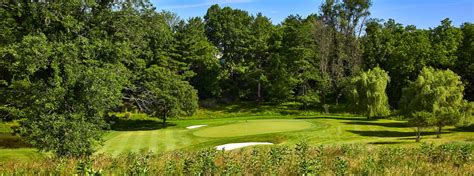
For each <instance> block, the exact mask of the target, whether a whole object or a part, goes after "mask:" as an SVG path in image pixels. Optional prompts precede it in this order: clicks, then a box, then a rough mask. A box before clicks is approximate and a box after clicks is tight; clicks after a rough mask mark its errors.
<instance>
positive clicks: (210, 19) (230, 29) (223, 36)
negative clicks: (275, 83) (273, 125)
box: [204, 4, 253, 100]
mask: <svg viewBox="0 0 474 176" xmlns="http://www.w3.org/2000/svg"><path fill="white" fill-rule="evenodd" d="M204 21H205V23H206V26H205V31H206V35H207V38H208V40H209V41H210V42H211V43H212V44H214V46H216V47H217V49H218V50H219V52H220V53H219V55H218V56H219V59H220V62H221V65H222V69H221V72H222V79H221V81H220V83H221V88H222V89H223V90H222V91H223V95H222V96H223V97H226V98H229V99H231V100H238V99H240V98H248V94H249V92H253V91H249V90H251V87H250V85H249V84H248V83H247V81H246V80H245V79H243V78H244V77H243V75H245V74H246V73H247V72H248V71H249V64H251V63H250V62H248V60H247V59H248V58H247V56H249V55H250V53H249V52H248V51H249V46H250V44H251V43H250V36H251V35H250V34H251V30H250V26H251V24H252V21H253V18H252V16H250V15H249V14H248V12H246V11H243V10H239V9H232V8H230V7H224V8H221V7H219V5H217V4H216V5H212V6H211V7H210V8H209V9H208V10H207V13H206V15H205V16H204ZM252 88H253V87H252Z"/></svg>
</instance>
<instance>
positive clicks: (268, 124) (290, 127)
mask: <svg viewBox="0 0 474 176" xmlns="http://www.w3.org/2000/svg"><path fill="white" fill-rule="evenodd" d="M311 126H312V124H311V123H309V122H306V121H304V120H246V121H245V122H239V123H233V124H228V125H220V126H215V127H204V128H202V129H199V130H197V131H196V132H194V133H193V134H194V135H195V136H199V137H235V136H248V135H258V134H268V133H280V132H289V131H299V130H304V129H308V128H311Z"/></svg>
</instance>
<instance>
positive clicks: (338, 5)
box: [315, 0, 372, 104]
mask: <svg viewBox="0 0 474 176" xmlns="http://www.w3.org/2000/svg"><path fill="white" fill-rule="evenodd" d="M371 4H372V3H371V1H370V0H344V1H334V0H326V1H324V3H323V4H322V5H321V6H320V11H321V15H320V20H321V24H322V25H323V26H322V27H318V28H316V31H315V32H316V33H319V32H322V33H324V34H325V36H319V37H317V38H318V40H319V41H321V42H319V43H318V44H319V45H320V47H318V48H319V49H320V52H319V53H321V54H322V55H321V56H322V57H321V63H320V65H321V66H322V67H321V68H322V69H321V71H324V72H323V74H322V75H324V80H325V82H331V88H332V89H333V90H334V94H335V101H336V104H337V103H338V102H339V98H340V97H341V96H342V93H343V88H344V85H343V84H342V83H344V82H345V81H344V80H345V79H347V78H348V77H350V76H352V75H353V74H355V73H357V72H358V71H359V70H360V68H361V64H362V57H361V55H362V54H361V53H362V52H361V46H360V42H359V38H360V35H361V32H362V30H363V28H364V25H365V19H366V18H367V17H368V16H369V15H370V12H369V8H370V6H371ZM327 50H329V51H327Z"/></svg>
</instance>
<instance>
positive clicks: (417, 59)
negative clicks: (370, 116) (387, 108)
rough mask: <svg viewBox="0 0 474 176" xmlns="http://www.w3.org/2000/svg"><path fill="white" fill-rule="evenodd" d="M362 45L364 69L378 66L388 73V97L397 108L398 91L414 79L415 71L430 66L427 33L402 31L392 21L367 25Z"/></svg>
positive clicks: (400, 26) (399, 25)
mask: <svg viewBox="0 0 474 176" xmlns="http://www.w3.org/2000/svg"><path fill="white" fill-rule="evenodd" d="M366 33H367V34H366V36H365V40H364V43H365V45H366V47H365V49H364V50H365V51H364V58H366V62H365V65H366V66H365V67H366V68H371V67H374V66H379V67H381V68H382V69H384V70H386V71H387V72H388V73H389V76H390V79H391V80H392V81H391V84H390V85H389V86H388V90H387V93H388V97H389V100H390V104H391V105H392V106H395V107H396V106H397V105H398V104H397V103H398V100H399V99H400V95H401V91H402V88H403V87H405V86H406V85H407V84H408V81H410V80H414V79H416V76H417V74H418V73H419V71H420V70H421V69H422V68H423V67H424V66H427V65H428V63H429V62H430V59H431V57H430V53H431V42H430V33H429V32H428V31H424V30H419V29H416V27H415V26H406V27H403V26H402V25H401V24H398V23H396V22H395V21H394V20H388V21H387V22H385V23H384V24H383V25H382V24H379V22H378V21H376V20H375V21H372V20H371V21H370V22H369V25H368V27H367V28H366Z"/></svg>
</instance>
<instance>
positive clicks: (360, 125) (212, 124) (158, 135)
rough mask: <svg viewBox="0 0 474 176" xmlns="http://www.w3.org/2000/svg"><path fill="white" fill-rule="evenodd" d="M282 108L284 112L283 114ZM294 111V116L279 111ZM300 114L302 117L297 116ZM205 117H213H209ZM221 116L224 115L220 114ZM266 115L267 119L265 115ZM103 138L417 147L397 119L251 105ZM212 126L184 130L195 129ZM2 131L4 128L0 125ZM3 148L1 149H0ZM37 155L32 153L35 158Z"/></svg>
mask: <svg viewBox="0 0 474 176" xmlns="http://www.w3.org/2000/svg"><path fill="white" fill-rule="evenodd" d="M282 109H283V110H282ZM289 111H295V113H280V112H289ZM296 112H299V113H296ZM204 114H212V116H209V117H208V118H206V117H205V116H204ZM219 114H223V115H222V116H220V115H219ZM266 114H267V115H266ZM118 116H119V117H120V118H119V119H118V120H116V122H115V124H114V125H112V129H113V130H111V131H109V132H108V133H107V134H105V135H104V140H105V142H104V143H103V145H102V146H101V147H100V148H98V150H97V153H104V154H107V155H112V156H117V155H119V154H121V153H128V152H139V151H144V150H145V151H152V152H165V151H173V150H178V149H181V150H198V149H202V148H207V147H214V146H217V145H221V144H226V143H235V142H272V143H275V144H286V145H293V144H295V143H297V142H298V141H301V140H304V141H306V142H308V143H309V144H310V145H316V144H331V145H332V144H348V143H355V144H368V145H388V146H390V145H398V146H399V145H402V146H413V145H418V144H417V143H416V142H415V139H414V137H415V133H414V129H413V128H412V127H408V126H406V122H405V121H399V120H389V119H380V120H366V118H364V117H356V116H353V115H345V114H339V115H324V114H321V113H318V112H305V111H297V110H294V108H288V106H281V107H280V106H276V107H275V108H274V109H272V108H271V106H270V105H268V107H266V108H263V110H261V109H258V108H255V107H254V106H248V107H243V108H238V107H234V106H226V107H220V108H214V109H211V110H202V109H201V110H200V111H199V112H198V113H197V114H196V115H195V116H193V117H191V118H189V119H171V120H169V121H168V124H167V127H166V128H163V127H162V126H161V121H160V120H159V119H155V118H149V117H147V116H146V115H143V114H133V115H132V116H131V117H130V118H123V117H122V116H123V114H118ZM204 124H205V125H208V126H206V127H202V128H198V129H186V127H187V126H192V125H204ZM0 129H1V127H0ZM443 131H444V133H443V134H442V138H441V139H437V138H436V135H435V133H434V129H426V130H425V132H424V133H423V136H422V141H423V142H431V143H437V144H442V143H447V142H468V143H472V142H474V132H473V131H472V129H469V128H468V129H460V128H455V127H447V128H445V129H443ZM0 148H2V147H1V146H0ZM0 151H1V153H0V161H1V160H10V159H12V158H20V159H21V158H23V159H28V158H29V156H34V155H36V156H37V155H40V154H38V153H36V152H34V151H35V150H34V149H31V148H30V149H25V148H20V149H0ZM33 153H34V155H33Z"/></svg>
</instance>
